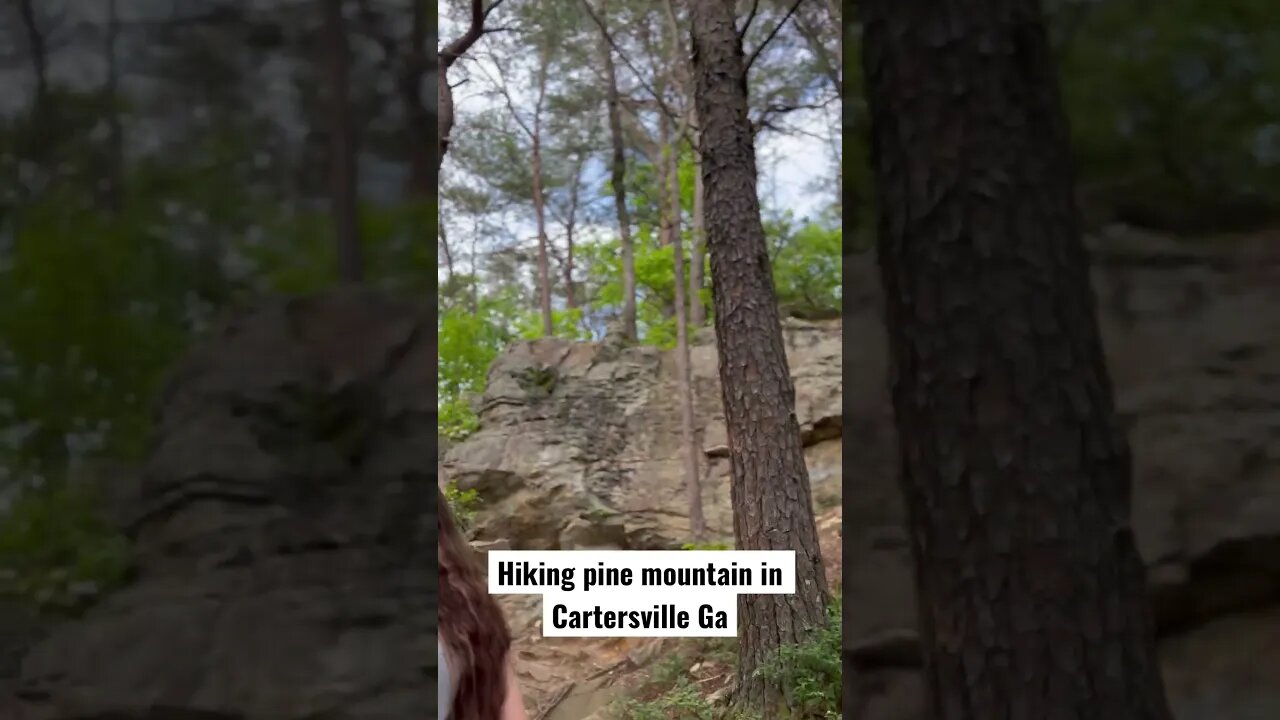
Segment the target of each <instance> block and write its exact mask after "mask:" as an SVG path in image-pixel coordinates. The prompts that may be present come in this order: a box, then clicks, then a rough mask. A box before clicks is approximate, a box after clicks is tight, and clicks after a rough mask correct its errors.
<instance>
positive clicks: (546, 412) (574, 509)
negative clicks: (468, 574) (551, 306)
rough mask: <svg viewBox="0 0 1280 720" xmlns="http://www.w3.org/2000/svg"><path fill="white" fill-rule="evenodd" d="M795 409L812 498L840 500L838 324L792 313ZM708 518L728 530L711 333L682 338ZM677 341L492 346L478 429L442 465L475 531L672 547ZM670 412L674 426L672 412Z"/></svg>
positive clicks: (683, 503)
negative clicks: (496, 351) (667, 348)
mask: <svg viewBox="0 0 1280 720" xmlns="http://www.w3.org/2000/svg"><path fill="white" fill-rule="evenodd" d="M785 333H786V339H787V346H788V349H789V354H788V357H789V361H790V363H791V369H792V372H793V374H795V376H796V379H797V392H796V411H797V415H798V418H799V420H800V423H801V426H802V428H803V431H804V433H805V436H806V444H807V446H808V447H807V456H808V458H809V461H810V472H811V477H812V482H813V487H814V493H815V495H816V501H817V502H819V503H826V504H831V505H834V504H839V498H840V431H841V417H840V413H841V410H840V397H841V384H842V378H841V368H840V357H841V349H840V323H839V321H835V322H833V323H801V322H795V321H788V322H787V324H786V328H785ZM690 354H691V361H692V363H691V370H692V376H693V384H694V386H695V388H696V390H695V395H696V410H695V414H696V416H697V418H698V421H699V425H700V427H701V432H700V433H699V434H700V447H701V450H702V451H701V452H700V464H699V468H700V474H701V477H702V485H703V503H704V511H705V515H706V520H707V526H708V530H709V531H710V533H711V534H713V535H718V536H721V537H729V536H732V534H733V517H732V511H731V508H730V507H729V489H728V488H729V486H728V472H729V466H728V465H729V460H728V449H727V446H726V444H725V443H726V442H727V439H726V437H725V428H724V413H723V411H722V409H721V403H720V387H719V377H718V374H717V373H718V370H717V363H716V348H715V345H714V333H712V332H711V331H710V329H709V328H708V329H706V330H704V331H702V332H701V333H699V334H698V335H697V338H696V339H695V342H694V344H693V347H692V348H691V353H690ZM674 361H675V358H674V353H664V352H660V351H659V350H657V349H655V348H652V347H621V346H620V345H619V344H615V343H614V342H612V339H607V340H606V341H605V342H601V343H572V342H567V341H564V340H557V339H544V340H538V341H534V342H527V343H521V344H518V345H516V346H514V347H512V348H511V350H510V351H509V352H508V353H507V354H505V355H504V356H502V357H501V358H499V360H498V361H497V362H496V363H495V364H494V366H493V368H492V369H491V370H490V372H489V386H488V390H487V392H486V393H485V394H484V397H483V398H481V399H480V400H479V401H478V402H479V410H480V417H481V428H480V430H479V432H477V433H476V434H475V435H473V436H471V437H470V438H468V439H467V441H466V442H464V443H461V444H459V445H457V446H455V447H453V448H451V449H450V450H449V451H448V452H447V453H446V454H445V460H444V472H445V476H446V477H448V478H450V479H452V480H454V481H456V482H457V483H458V485H459V486H460V487H463V488H475V489H476V490H478V491H479V494H480V497H481V499H482V501H483V503H484V506H485V509H484V511H483V512H482V513H480V515H479V517H478V523H479V524H478V525H477V527H476V532H477V536H478V537H479V538H480V539H486V538H503V539H506V540H507V541H509V542H510V543H511V546H512V547H513V548H515V549H562V550H573V549H585V548H632V549H646V548H647V549H655V548H678V547H679V546H680V544H681V543H684V542H687V541H688V540H689V518H688V502H687V499H686V494H685V489H684V469H683V465H682V462H683V461H682V454H681V453H682V452H683V450H682V443H681V438H680V423H679V418H680V406H679V404H678V402H679V395H678V392H677V389H676V384H675V366H674ZM672 418H675V419H676V422H675V424H671V423H670V422H669V421H670V420H671V419H672Z"/></svg>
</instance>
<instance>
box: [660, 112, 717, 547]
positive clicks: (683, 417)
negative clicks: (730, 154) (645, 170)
mask: <svg viewBox="0 0 1280 720" xmlns="http://www.w3.org/2000/svg"><path fill="white" fill-rule="evenodd" d="M659 122H661V124H662V125H663V126H664V130H663V135H664V136H666V135H668V133H667V132H666V131H665V126H666V125H667V124H668V122H669V121H668V120H667V118H666V116H665V115H664V116H663V117H662V118H661V119H660V120H659ZM664 154H665V155H666V159H665V160H664V161H663V162H664V163H665V164H666V166H667V184H666V187H665V188H663V192H665V193H667V198H668V199H667V203H666V206H667V207H668V208H669V212H670V213H671V214H672V217H671V219H670V221H669V222H668V227H669V228H670V232H671V240H670V242H671V256H672V258H673V259H674V266H675V267H674V270H675V305H676V312H675V316H676V375H677V392H678V393H679V395H680V438H681V442H682V443H683V444H684V483H685V492H686V494H687V495H688V500H689V533H690V534H691V535H692V536H693V541H694V542H701V541H702V540H704V539H705V538H706V535H707V524H706V519H705V517H704V516H703V512H702V480H701V476H700V475H698V455H699V454H701V448H700V447H699V445H698V438H697V434H696V432H695V430H694V427H695V418H694V410H693V405H694V397H693V380H692V377H691V372H690V362H689V330H688V327H687V325H686V322H685V317H686V314H687V313H686V308H687V307H688V303H687V301H686V300H685V294H686V292H685V279H684V241H683V238H682V237H681V236H682V234H683V232H682V229H681V223H680V174H679V172H678V168H679V160H678V159H677V158H678V154H677V148H676V147H674V146H673V145H668V146H667V148H666V152H665V153H664Z"/></svg>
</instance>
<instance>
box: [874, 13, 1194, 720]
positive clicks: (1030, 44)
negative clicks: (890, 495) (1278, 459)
mask: <svg viewBox="0 0 1280 720" xmlns="http://www.w3.org/2000/svg"><path fill="white" fill-rule="evenodd" d="M861 13H862V20H863V26H864V30H863V43H864V66H865V69H866V73H867V87H868V101H869V104H870V110H871V117H872V155H873V166H874V171H875V175H876V181H877V186H878V194H879V219H880V227H879V233H880V240H879V243H880V244H879V248H880V265H881V271H882V275H883V280H884V285H885V293H886V305H887V310H886V320H887V324H888V332H889V336H890V348H891V355H892V361H893V366H894V369H895V372H894V375H895V378H896V380H895V384H894V388H893V401H894V408H895V410H896V414H897V427H898V433H899V439H900V443H901V453H902V478H901V482H902V488H903V491H904V493H905V496H906V502H907V508H908V515H909V522H910V528H911V533H910V534H911V538H912V545H913V552H914V555H915V561H916V567H917V584H918V589H919V609H920V628H921V637H922V641H923V645H924V656H925V671H924V676H925V681H926V684H927V687H928V689H929V694H930V698H931V703H932V713H931V714H930V717H933V718H937V720H1001V719H1006V718H1007V719H1009V720H1014V719H1025V720H1040V719H1042V718H1054V719H1061V720H1069V719H1071V718H1080V719H1081V720H1083V719H1084V718H1088V719H1089V720H1169V718H1170V712H1169V708H1168V705H1167V702H1166V700H1165V696H1164V688H1163V682H1162V680H1161V676H1160V667H1159V664H1158V661H1157V657H1156V654H1155V647H1154V640H1153V629H1152V619H1151V613H1150V609H1149V607H1148V600H1147V593H1146V587H1145V570H1144V566H1143V563H1142V561H1141V559H1140V558H1139V555H1138V551H1137V549H1136V545H1135V541H1134V534H1133V530H1132V528H1131V526H1130V520H1129V514H1130V507H1129V506H1130V484H1131V477H1130V476H1131V466H1130V457H1129V449H1128V445H1127V442H1126V440H1125V437H1124V433H1123V430H1122V428H1121V426H1120V423H1119V422H1118V420H1117V415H1116V411H1115V409H1114V406H1113V399H1112V391H1111V385H1110V380H1109V378H1108V375H1107V372H1106V368H1105V366H1104V360H1103V355H1102V349H1101V340H1100V337H1099V331H1098V327H1097V321H1096V317H1095V311H1094V299H1093V296H1092V290H1091V286H1090V281H1089V270H1088V258H1087V255H1086V252H1085V249H1084V246H1083V243H1082V241H1081V238H1080V233H1079V230H1078V224H1079V221H1078V217H1077V215H1078V214H1077V210H1076V208H1075V205H1074V197H1073V185H1074V179H1073V171H1072V167H1071V158H1070V151H1069V145H1068V137H1067V128H1066V122H1065V119H1064V116H1063V111H1062V108H1061V105H1060V99H1059V95H1058V89H1057V81H1056V77H1055V66H1054V63H1053V60H1052V57H1051V55H1050V51H1049V46H1048V42H1047V39H1046V36H1045V33H1044V29H1043V23H1042V19H1041V13H1040V9H1039V7H1038V4H1037V2H1036V1H1035V0H971V1H970V2H963V3H962V2H958V0H941V1H939V2H924V0H864V2H862V3H861Z"/></svg>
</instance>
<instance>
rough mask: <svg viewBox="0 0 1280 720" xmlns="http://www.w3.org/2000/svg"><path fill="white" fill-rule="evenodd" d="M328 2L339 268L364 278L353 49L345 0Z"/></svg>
mask: <svg viewBox="0 0 1280 720" xmlns="http://www.w3.org/2000/svg"><path fill="white" fill-rule="evenodd" d="M322 2H323V5H324V27H325V39H326V46H327V47H326V48H325V50H324V52H325V59H326V60H327V61H328V71H329V192H330V198H331V209H332V213H333V224H334V229H335V235H336V237H337V243H338V271H339V276H340V277H341V279H342V281H343V282H347V283H358V282H361V281H362V280H363V279H364V259H363V257H362V256H361V252H360V218H359V214H358V213H359V210H358V208H357V205H356V197H357V188H356V183H357V177H356V139H355V127H354V122H353V120H352V117H351V100H350V84H351V81H350V72H351V65H350V63H351V58H350V49H349V47H348V45H347V30H346V26H345V21H344V19H343V8H342V5H343V2H342V0H322Z"/></svg>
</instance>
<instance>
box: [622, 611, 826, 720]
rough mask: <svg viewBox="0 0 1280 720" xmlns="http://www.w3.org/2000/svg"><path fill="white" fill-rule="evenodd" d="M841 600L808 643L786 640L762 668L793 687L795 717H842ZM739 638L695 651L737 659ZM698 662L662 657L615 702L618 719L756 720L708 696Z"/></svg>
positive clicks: (790, 703) (789, 688)
mask: <svg viewBox="0 0 1280 720" xmlns="http://www.w3.org/2000/svg"><path fill="white" fill-rule="evenodd" d="M841 623H842V617H841V600H840V598H839V597H836V598H834V599H833V600H832V602H831V604H830V606H828V609H827V620H826V623H825V624H824V625H823V626H822V627H820V628H816V629H815V630H814V632H813V634H812V635H811V636H810V637H809V639H808V640H806V641H805V642H804V643H801V644H798V645H785V646H783V647H782V648H780V649H779V651H778V654H777V655H775V656H774V657H773V658H771V659H770V660H769V661H767V662H766V663H764V664H763V665H762V666H761V667H760V668H758V669H757V670H756V672H757V673H759V674H760V675H761V676H763V677H765V678H766V679H768V680H769V681H770V682H772V683H774V684H776V685H777V686H779V687H782V688H785V689H786V690H787V693H788V695H787V705H788V708H787V711H788V712H787V715H786V716H785V717H788V718H791V719H792V720H837V719H838V718H840V717H841V704H842V698H843V684H842V677H841V671H842V661H841V649H840V638H841V627H842V624H841ZM734 643H736V640H735V641H734V642H730V643H706V644H705V646H704V647H701V648H698V652H696V653H694V656H696V657H697V658H700V659H702V660H710V661H713V662H716V663H718V664H724V665H730V666H732V664H733V663H734V662H736V657H737V653H736V649H735V648H734V646H733V645H734ZM696 662H697V659H691V657H690V656H689V655H687V654H673V655H671V656H669V657H668V658H666V659H664V660H662V661H660V662H658V663H657V664H655V665H654V666H653V668H652V670H651V671H650V673H649V677H648V678H647V679H646V681H645V683H644V684H643V685H642V686H641V687H640V688H638V692H637V694H636V695H634V696H631V697H627V698H624V699H622V700H621V701H619V702H618V703H617V704H616V705H615V707H614V715H615V717H618V718H628V719H629V720H630V719H639V720H670V719H671V718H679V719H680V720H711V719H712V718H716V719H717V720H724V718H726V713H728V715H727V717H729V718H732V720H756V719H755V718H751V717H749V716H747V715H745V714H743V713H742V712H740V711H729V710H727V709H726V708H720V707H717V706H715V705H713V704H712V703H711V702H709V701H708V699H707V697H706V695H705V694H704V691H703V690H702V689H701V688H700V687H699V685H698V684H697V682H695V678H692V677H690V673H689V668H690V667H691V666H692V665H693V664H694V663H696Z"/></svg>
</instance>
